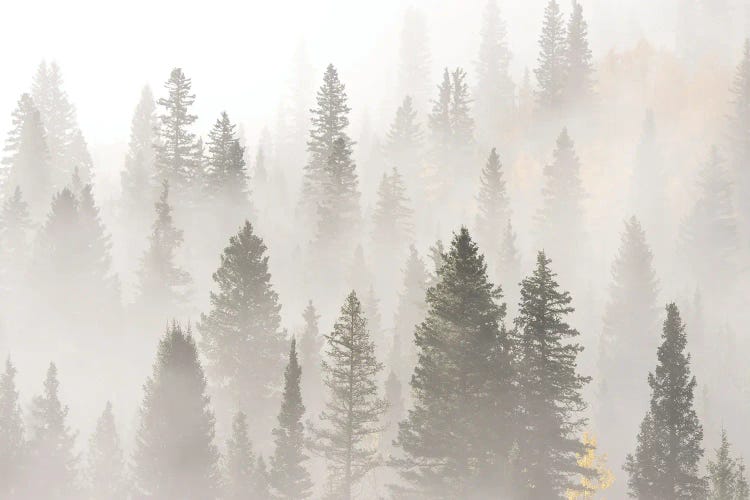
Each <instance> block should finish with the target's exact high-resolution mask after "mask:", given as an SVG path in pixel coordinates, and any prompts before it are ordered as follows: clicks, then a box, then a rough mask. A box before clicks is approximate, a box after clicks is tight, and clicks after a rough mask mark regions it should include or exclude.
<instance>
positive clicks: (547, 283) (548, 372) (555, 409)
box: [514, 252, 590, 498]
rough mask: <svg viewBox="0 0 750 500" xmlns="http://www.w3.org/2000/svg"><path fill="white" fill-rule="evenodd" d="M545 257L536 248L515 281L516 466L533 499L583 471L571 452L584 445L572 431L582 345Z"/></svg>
mask: <svg viewBox="0 0 750 500" xmlns="http://www.w3.org/2000/svg"><path fill="white" fill-rule="evenodd" d="M550 262H551V261H550V259H548V258H547V256H546V255H545V254H544V252H539V253H538V254H537V259H536V267H535V269H534V271H533V272H532V274H531V275H530V276H528V277H526V278H525V279H524V280H523V281H522V282H521V301H520V303H519V305H518V316H517V317H516V319H515V330H516V333H515V335H517V339H516V340H515V342H514V343H515V345H516V347H515V349H516V350H517V354H516V355H517V358H518V360H517V363H518V364H517V368H516V370H517V374H518V387H519V393H520V395H519V399H520V412H521V419H522V422H523V424H522V430H521V431H520V436H519V458H518V461H519V465H518V467H519V469H520V470H521V471H523V473H522V481H521V482H522V483H523V486H522V489H523V490H524V491H525V495H526V496H529V495H530V496H531V497H534V498H560V497H562V495H563V493H565V491H566V489H568V488H574V487H575V486H574V484H573V483H572V481H571V479H572V475H574V474H582V475H585V474H587V471H586V470H585V469H583V468H582V467H581V466H579V465H578V463H577V460H576V454H579V455H580V454H583V452H584V451H585V446H584V444H583V443H582V442H581V441H580V438H579V436H578V432H579V431H580V430H581V429H582V428H583V426H584V425H585V424H586V419H585V418H584V417H582V416H580V413H581V412H582V411H584V410H585V408H586V403H585V402H584V400H583V396H582V394H581V392H582V390H583V387H584V386H585V384H586V383H587V382H589V380H590V379H589V378H588V377H584V376H581V375H580V374H579V373H578V372H577V370H576V369H577V366H576V358H577V357H578V354H580V353H581V351H583V347H581V345H580V344H578V343H576V342H575V339H576V337H578V335H579V333H578V331H577V330H575V329H574V328H572V327H571V326H570V325H569V324H568V323H567V322H566V321H565V320H566V317H568V316H569V315H570V314H571V313H572V312H573V307H571V305H570V303H571V302H572V298H571V296H570V294H569V293H568V292H566V291H561V290H560V286H559V285H558V283H557V281H556V274H555V273H554V272H553V271H552V270H551V269H550Z"/></svg>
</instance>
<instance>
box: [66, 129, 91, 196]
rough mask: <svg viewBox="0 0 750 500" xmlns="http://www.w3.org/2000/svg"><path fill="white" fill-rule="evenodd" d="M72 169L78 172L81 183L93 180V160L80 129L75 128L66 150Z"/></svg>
mask: <svg viewBox="0 0 750 500" xmlns="http://www.w3.org/2000/svg"><path fill="white" fill-rule="evenodd" d="M68 155H69V157H70V164H71V165H72V167H71V168H72V169H73V170H74V171H77V172H78V175H79V176H80V178H81V181H82V183H83V184H91V182H92V181H93V180H94V160H93V159H92V158H91V153H89V146H88V144H87V143H86V139H85V138H84V137H83V132H81V130H80V129H75V131H74V132H73V138H72V141H71V144H70V149H69V151H68Z"/></svg>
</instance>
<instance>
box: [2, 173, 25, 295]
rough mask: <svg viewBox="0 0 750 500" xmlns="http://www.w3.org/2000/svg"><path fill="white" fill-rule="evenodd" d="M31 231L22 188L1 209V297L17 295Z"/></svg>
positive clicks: (16, 189) (23, 273)
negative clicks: (11, 293) (8, 294)
mask: <svg viewBox="0 0 750 500" xmlns="http://www.w3.org/2000/svg"><path fill="white" fill-rule="evenodd" d="M30 229H31V221H30V220H29V207H28V205H27V204H26V202H25V201H24V199H23V195H22V194H21V188H19V187H18V186H16V188H15V190H14V191H13V194H12V195H10V196H8V197H6V198H5V201H3V205H2V208H1V209H0V283H3V285H0V296H2V295H4V294H5V293H7V292H11V291H13V292H18V291H19V289H18V288H17V285H19V284H20V280H21V279H22V277H23V276H24V275H25V272H26V264H27V261H28V252H29V241H28V233H29V230H30Z"/></svg>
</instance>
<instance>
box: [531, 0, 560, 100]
mask: <svg viewBox="0 0 750 500" xmlns="http://www.w3.org/2000/svg"><path fill="white" fill-rule="evenodd" d="M565 48H566V43H565V25H564V21H563V15H562V12H560V5H559V4H558V3H557V1H556V0H549V2H548V3H547V7H545V9H544V23H543V25H542V34H541V35H540V36H539V56H538V57H537V68H536V69H535V70H534V74H535V75H536V80H537V85H538V90H537V102H538V104H539V106H540V108H541V109H542V110H543V111H552V112H554V111H559V109H560V107H561V106H562V103H563V97H564V92H565V75H566V71H567V68H566V61H565Z"/></svg>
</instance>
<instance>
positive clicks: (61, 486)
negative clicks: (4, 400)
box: [28, 363, 79, 500]
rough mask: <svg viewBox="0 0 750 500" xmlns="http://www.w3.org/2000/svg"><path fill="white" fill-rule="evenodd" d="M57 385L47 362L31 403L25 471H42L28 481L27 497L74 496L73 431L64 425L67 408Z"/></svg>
mask: <svg viewBox="0 0 750 500" xmlns="http://www.w3.org/2000/svg"><path fill="white" fill-rule="evenodd" d="M59 385H60V384H59V382H58V380H57V367H56V366H55V364H54V363H50V365H49V368H48V369H47V377H46V379H45V381H44V392H43V394H42V395H41V396H37V397H35V398H34V400H33V401H32V404H31V424H30V426H29V427H30V429H29V430H30V432H29V435H30V440H29V445H28V446H29V471H44V472H43V474H35V475H34V477H33V478H32V480H30V481H29V482H28V488H29V490H28V495H29V496H28V498H49V499H70V500H72V499H75V498H78V493H79V488H78V472H77V467H78V455H77V454H76V453H75V450H74V448H75V439H76V434H75V433H74V432H72V431H71V430H70V428H69V427H68V423H67V419H68V407H67V406H63V404H62V403H61V402H60V399H59V397H58V388H59Z"/></svg>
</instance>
